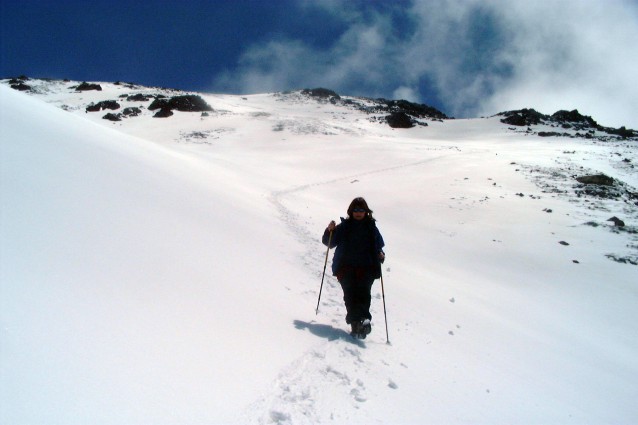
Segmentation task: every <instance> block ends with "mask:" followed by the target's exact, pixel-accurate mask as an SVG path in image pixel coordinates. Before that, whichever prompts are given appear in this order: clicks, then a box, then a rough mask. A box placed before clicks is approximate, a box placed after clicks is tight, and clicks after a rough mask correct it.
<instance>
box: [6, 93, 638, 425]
mask: <svg viewBox="0 0 638 425" xmlns="http://www.w3.org/2000/svg"><path fill="white" fill-rule="evenodd" d="M65 84H66V85H65ZM70 84H71V83H62V82H58V83H50V84H49V85H47V86H43V87H42V89H41V90H40V92H39V94H36V95H33V96H28V95H25V94H22V93H18V92H15V91H12V90H10V89H8V88H6V87H5V86H1V85H0V98H1V100H0V102H1V109H0V113H1V115H0V116H1V120H2V121H1V124H2V142H1V145H0V149H1V151H0V153H1V155H0V161H1V175H0V177H1V179H0V181H1V183H0V184H1V200H0V202H1V204H0V206H1V214H2V215H1V222H0V244H1V245H0V319H1V328H0V332H1V339H0V422H1V423H12V424H34V423H47V424H50V423H60V424H75V423H77V424H85V423H91V424H121V423H147V424H159V423H162V424H164V423H166V424H197V423H202V424H204V423H280V424H286V423H291V424H302V423H366V424H369V423H459V424H465V423H486V424H487V423H489V424H495V423H502V424H512V423H557V424H558V423H560V424H562V423H566V424H570V423H573V424H582V423H591V424H599V423H634V422H636V421H638V408H637V407H636V405H635V404H636V403H635V400H636V398H637V397H638V384H636V380H635V376H637V374H638V360H636V359H637V358H638V356H637V355H638V341H637V340H636V337H635V335H636V325H635V323H636V319H638V309H637V308H636V307H637V304H638V291H637V290H636V282H637V281H638V280H637V279H636V278H637V277H638V273H637V271H638V269H636V267H635V266H632V265H629V264H621V263H618V262H615V261H612V260H610V259H608V258H607V257H606V254H609V253H616V254H619V255H635V251H634V250H635V249H636V248H635V246H636V241H635V237H634V236H633V235H632V234H631V233H629V232H623V233H615V232H614V231H613V230H614V229H613V228H612V227H611V224H610V223H607V222H606V220H607V218H609V217H610V216H611V215H618V216H620V217H622V218H623V219H624V220H625V221H626V222H627V224H628V225H629V226H630V227H631V226H635V225H636V207H635V206H632V205H628V204H627V203H622V202H613V201H599V200H590V199H579V198H576V197H574V196H571V197H570V196H568V195H567V194H560V193H558V192H556V193H554V194H552V193H547V192H543V191H542V190H541V187H540V186H539V185H538V183H539V179H545V180H543V181H546V180H547V179H549V180H551V177H552V176H554V175H555V174H552V173H555V171H556V170H557V169H559V168H561V169H565V168H566V167H573V168H577V167H585V168H584V169H583V170H585V169H586V170H598V171H601V172H606V173H608V174H611V175H613V176H614V177H616V178H618V179H622V180H623V181H625V182H626V183H628V184H630V185H633V186H634V187H635V186H637V185H638V181H636V174H635V172H633V170H632V169H631V168H627V167H622V164H621V163H620V159H622V157H629V158H631V160H632V161H633V162H634V163H635V161H636V160H638V157H637V155H636V150H635V146H634V145H630V144H622V143H608V144H600V143H593V142H590V141H585V140H578V139H561V140H556V139H545V138H539V137H531V136H530V137H528V136H527V135H525V134H520V133H516V132H512V131H508V130H507V128H506V126H504V125H502V124H501V123H500V122H499V121H498V119H497V118H489V119H474V120H452V121H445V122H437V121H431V122H429V123H428V124H429V125H428V126H427V127H417V128H413V129H410V130H393V129H391V128H389V127H387V126H384V125H381V124H379V123H377V122H372V121H370V120H369V119H367V117H366V116H365V114H362V113H361V112H359V111H354V110H350V109H344V108H340V107H338V106H335V105H331V104H319V103H317V102H315V101H312V100H308V99H304V98H302V97H300V96H295V95H292V94H291V95H288V96H285V95H254V96H244V97H240V96H228V95H203V96H204V98H205V99H206V100H207V101H208V102H209V104H211V106H213V108H214V109H215V111H214V112H213V113H212V114H211V116H209V117H201V116H200V114H198V113H180V112H176V115H175V116H173V117H171V118H168V119H163V120H160V119H154V118H152V116H151V114H150V113H149V111H144V112H143V114H142V116H140V117H137V118H134V119H126V120H124V121H122V122H118V123H110V122H108V121H105V120H102V119H101V116H102V115H103V114H91V113H88V114H87V113H85V112H84V110H83V105H86V104H87V103H88V102H91V101H97V100H103V99H105V98H109V96H110V98H113V97H116V96H117V95H118V94H120V93H124V92H132V90H131V89H130V88H127V87H123V86H116V85H112V84H103V85H104V87H105V90H104V92H102V93H97V92H95V93H90V92H85V93H82V94H81V95H78V94H76V93H71V92H69V91H68V90H67V89H66V87H67V86H68V85H70ZM45 89H46V90H45ZM140 90H142V88H136V90H133V92H138V91H140ZM149 90H150V89H149ZM43 100H44V102H43ZM47 103H48V104H47ZM53 105H55V106H64V109H66V110H67V111H63V110H61V109H59V108H57V107H55V106H53ZM619 152H620V153H621V154H622V157H621V158H619V157H618V155H616V153H619ZM547 176H549V177H547ZM552 184H557V185H558V184H562V185H563V186H566V185H567V184H566V183H560V182H555V181H552ZM561 187H562V186H561ZM521 193H522V194H524V196H519V195H518V194H521ZM360 195H362V196H365V197H366V199H367V200H368V201H369V203H370V205H371V207H372V208H373V209H374V210H375V216H376V217H377V219H378V220H379V221H378V226H379V228H380V230H381V232H382V234H383V236H384V239H385V240H386V243H387V249H386V252H387V255H388V260H387V261H386V263H385V265H384V288H385V295H386V307H387V317H388V334H389V339H390V342H391V344H386V334H385V323H384V315H383V305H382V299H381V293H380V285H379V284H378V283H376V284H375V285H374V287H373V311H372V313H373V316H374V319H373V324H374V328H373V333H372V334H371V335H370V336H369V338H368V339H366V340H365V341H355V340H352V339H351V338H350V337H349V336H348V335H347V333H346V329H347V328H346V325H345V322H344V320H343V317H344V315H345V312H344V308H343V306H342V301H341V292H340V288H339V285H338V283H337V282H336V280H335V279H334V278H333V277H332V276H329V275H327V276H326V280H325V283H324V288H323V292H322V300H321V306H320V311H319V314H318V315H315V311H314V308H315V305H316V302H317V295H318V290H319V284H320V281H321V275H322V273H321V272H322V269H323V265H324V259H325V255H326V252H325V247H324V246H323V245H321V243H320V242H319V238H320V235H321V233H322V232H323V229H324V227H325V225H326V224H327V223H328V222H329V221H330V220H332V219H338V217H339V216H340V215H344V214H345V209H346V207H347V205H348V203H349V202H350V200H351V199H352V198H353V197H355V196H360ZM544 210H545V211H544ZM547 210H551V211H552V212H551V213H548V212H547ZM586 222H595V223H597V224H598V226H597V227H594V226H592V225H584V223H586ZM561 241H566V242H568V243H569V245H562V244H560V243H559V242H561ZM575 261H576V262H575ZM328 270H329V266H328Z"/></svg>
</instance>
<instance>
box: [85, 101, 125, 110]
mask: <svg viewBox="0 0 638 425" xmlns="http://www.w3.org/2000/svg"><path fill="white" fill-rule="evenodd" d="M104 109H110V110H112V111H114V110H116V109H120V104H119V103H117V102H116V101H114V100H103V101H102V102H98V103H91V104H90V105H89V106H87V107H86V112H99V111H102V110H104Z"/></svg>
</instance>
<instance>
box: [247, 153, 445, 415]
mask: <svg viewBox="0 0 638 425" xmlns="http://www.w3.org/2000/svg"><path fill="white" fill-rule="evenodd" d="M445 156H447V155H442V156H437V157H433V158H428V159H425V160H421V161H417V162H411V163H407V164H402V165H398V166H393V167H385V168H382V169H377V170H372V171H368V172H364V173H358V174H356V175H348V176H344V177H339V178H335V179H331V180H326V181H320V182H316V183H309V184H305V185H301V186H294V187H291V188H289V189H286V190H282V191H276V192H273V193H272V194H271V196H270V201H271V202H272V204H273V205H274V206H275V208H276V210H277V212H278V214H279V216H280V218H281V220H282V221H283V222H284V224H285V225H286V227H287V228H288V230H289V231H290V232H291V233H292V234H293V235H294V237H295V238H296V240H297V241H299V242H300V244H301V245H302V246H303V247H304V248H305V251H304V252H303V253H302V254H301V256H302V263H303V264H304V267H305V268H306V269H307V270H308V272H309V273H310V274H311V275H312V276H311V277H312V281H313V282H315V281H316V283H317V285H316V287H309V288H308V289H307V290H305V291H303V292H304V295H305V296H306V297H307V298H308V299H312V298H314V299H316V297H317V296H318V291H319V286H320V283H321V278H322V274H323V267H324V262H325V260H326V256H325V253H326V251H325V250H320V249H318V247H323V245H322V244H321V242H320V237H321V235H320V234H315V232H313V231H312V230H311V229H309V228H308V227H307V226H306V224H305V223H304V222H302V220H301V219H300V216H299V215H298V214H297V213H295V212H294V211H292V210H291V209H289V208H287V207H286V206H285V205H284V199H285V198H286V197H287V196H289V195H292V194H294V193H298V192H302V191H305V190H308V189H310V188H313V187H316V186H322V185H329V184H333V183H337V182H341V181H351V180H353V179H357V178H361V177H363V176H366V175H372V174H380V173H387V172H392V171H394V170H398V169H403V168H406V167H417V166H421V165H424V164H427V163H430V162H432V161H436V160H438V159H440V158H442V157H445ZM330 261H331V256H329V258H328V264H327V267H326V273H325V278H324V287H323V291H322V293H321V303H320V305H319V313H318V315H317V320H311V321H309V322H308V321H302V320H295V322H294V326H295V327H296V328H297V329H299V330H300V331H306V332H311V333H312V334H314V335H316V336H317V337H318V338H320V339H321V340H322V341H321V342H319V343H318V344H317V345H316V346H315V347H314V348H312V349H311V350H309V351H307V352H306V353H304V354H303V355H302V356H301V357H300V358H298V359H297V360H296V361H294V362H293V363H292V364H290V365H289V366H288V367H287V368H285V369H284V370H282V371H281V372H280V374H279V376H278V378H277V379H276V381H275V383H274V384H273V387H272V390H271V391H270V392H269V394H268V395H266V396H264V397H263V398H261V399H260V400H258V401H256V402H255V403H253V404H252V405H251V406H249V407H248V408H247V409H246V411H245V412H244V413H243V417H242V418H241V421H247V422H255V421H256V422H257V423H260V424H270V423H275V424H305V423H308V424H311V423H322V422H325V421H328V420H330V421H338V422H347V421H349V420H354V419H353V418H351V417H336V416H335V414H334V413H331V412H332V411H333V410H332V409H331V406H335V405H340V404H343V403H344V400H347V401H348V402H349V403H350V405H351V407H352V409H354V411H355V412H356V410H358V409H360V408H361V404H362V403H366V402H367V401H369V400H371V399H375V398H379V397H381V398H382V397H383V396H384V394H385V393H386V392H387V391H395V390H397V389H398V388H399V386H398V385H397V384H396V382H395V379H394V378H393V377H392V376H390V374H391V372H390V371H391V370H393V369H395V370H396V367H397V366H396V365H398V366H399V367H400V368H401V367H403V368H407V366H406V365H405V364H404V363H403V362H401V361H400V360H397V359H394V355H393V354H395V353H393V352H392V350H391V345H389V344H386V341H385V335H384V332H385V328H384V326H383V322H382V321H379V320H377V323H376V332H375V330H373V333H372V334H371V335H370V336H369V337H368V338H367V339H366V340H358V339H354V338H352V337H351V336H350V334H349V333H348V332H347V331H346V328H347V325H346V323H345V321H344V317H345V307H344V306H343V301H342V292H341V287H340V285H339V283H338V281H337V280H336V278H335V277H333V276H332V273H331V271H330ZM380 298H381V297H380V295H378V294H377V295H375V294H373V307H372V309H373V312H374V310H375V309H376V310H379V309H380V307H379V306H378V305H375V304H379V305H380V304H381V303H380V302H379V300H380ZM375 299H376V303H375ZM375 307H376V308H375ZM308 308H309V309H310V308H311V304H310V303H309V305H308ZM376 316H377V317H382V316H381V311H377V314H376ZM326 320H327V321H329V323H330V324H325V323H322V322H325V321H326ZM368 347H374V350H369V349H368ZM340 410H341V409H340ZM346 411H347V410H346Z"/></svg>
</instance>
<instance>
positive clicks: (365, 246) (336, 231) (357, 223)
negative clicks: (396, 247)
mask: <svg viewBox="0 0 638 425" xmlns="http://www.w3.org/2000/svg"><path fill="white" fill-rule="evenodd" d="M375 221H376V220H375V219H374V218H373V217H372V210H371V209H370V208H369V207H368V203H367V202H366V201H365V199H363V198H355V199H353V201H352V202H351V203H350V206H349V207H348V218H346V219H344V218H341V223H340V224H336V223H335V222H334V221H331V222H330V224H328V227H327V228H326V230H325V231H324V233H323V237H322V240H321V241H322V242H323V244H324V245H326V246H328V248H334V247H336V249H335V253H334V256H333V258H332V274H333V275H335V276H336V277H337V280H338V281H339V283H340V284H341V288H342V289H343V301H344V302H345V304H346V311H347V314H346V323H348V324H350V325H351V327H352V335H353V336H356V337H358V338H365V337H366V335H368V334H369V333H370V331H371V330H372V326H371V322H370V321H371V320H372V315H370V301H371V295H370V290H371V289H372V283H373V282H374V280H375V279H378V278H379V277H381V263H383V261H384V260H385V253H384V252H383V246H384V242H383V237H382V236H381V233H380V232H379V229H377V226H376V223H375ZM328 243H330V245H328Z"/></svg>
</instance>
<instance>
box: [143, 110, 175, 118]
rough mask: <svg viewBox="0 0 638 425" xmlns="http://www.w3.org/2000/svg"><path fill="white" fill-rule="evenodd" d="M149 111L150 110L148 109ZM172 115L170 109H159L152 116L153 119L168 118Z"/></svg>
mask: <svg viewBox="0 0 638 425" xmlns="http://www.w3.org/2000/svg"><path fill="white" fill-rule="evenodd" d="M149 109H150V108H149ZM172 115H173V111H171V110H170V108H161V109H160V110H159V111H157V112H156V113H155V115H153V118H168V117H170V116H172Z"/></svg>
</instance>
